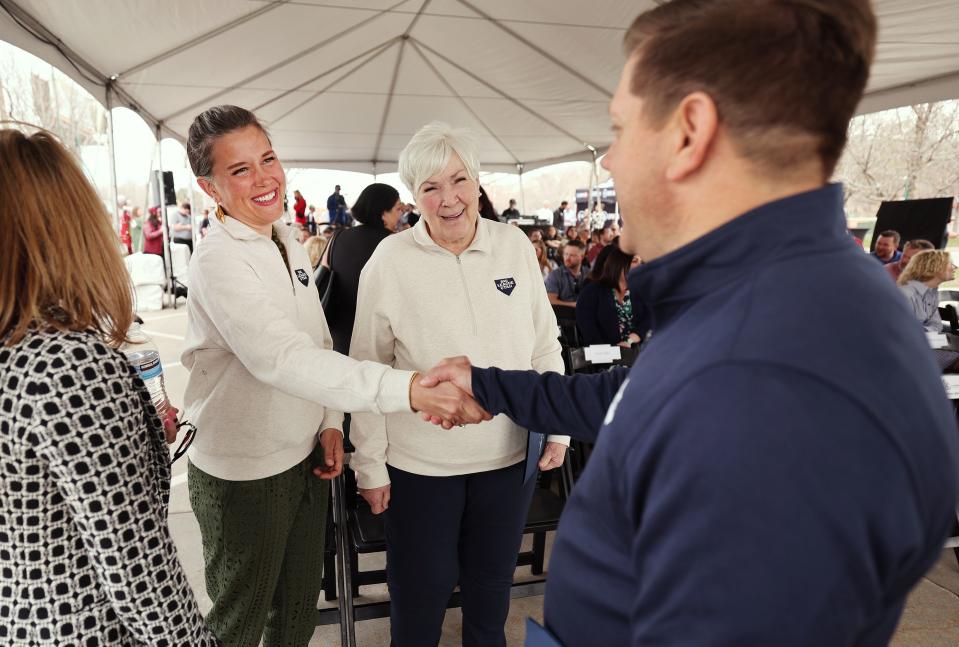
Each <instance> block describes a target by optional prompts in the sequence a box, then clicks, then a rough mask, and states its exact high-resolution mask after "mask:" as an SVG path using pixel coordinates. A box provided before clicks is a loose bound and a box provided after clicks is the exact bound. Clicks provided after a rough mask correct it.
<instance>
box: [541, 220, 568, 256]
mask: <svg viewBox="0 0 959 647" xmlns="http://www.w3.org/2000/svg"><path fill="white" fill-rule="evenodd" d="M543 242H544V243H546V255H547V257H548V258H549V260H551V261H553V263H554V264H555V263H556V259H557V258H558V257H559V248H560V247H562V246H563V240H562V239H561V238H560V237H559V229H558V228H556V227H555V226H552V225H550V226H549V227H547V228H546V233H545V234H543Z"/></svg>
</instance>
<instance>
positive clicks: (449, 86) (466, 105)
mask: <svg viewBox="0 0 959 647" xmlns="http://www.w3.org/2000/svg"><path fill="white" fill-rule="evenodd" d="M412 45H413V49H414V50H416V53H417V54H419V55H420V58H422V59H423V62H424V63H426V65H427V66H428V67H429V68H430V69H431V70H432V71H433V74H435V75H436V77H437V78H438V79H439V80H440V82H442V83H443V85H445V86H446V88H447V89H448V90H449V91H450V92H452V93H453V96H455V97H456V98H457V99H459V101H460V103H462V104H463V107H464V108H466V110H467V112H469V113H470V114H471V115H473V118H474V119H476V121H478V122H480V124H481V125H482V126H483V128H485V129H486V132H488V133H489V134H490V136H491V137H492V138H493V139H495V140H496V141H497V142H498V143H499V145H500V146H502V147H503V150H504V151H506V152H507V153H508V154H509V156H510V157H512V158H513V160H514V161H515V162H516V163H517V164H519V163H520V162H519V158H518V157H516V154H515V153H513V151H512V150H511V149H510V148H509V147H508V146H507V145H506V143H505V142H504V141H503V140H502V139H500V138H499V136H498V135H497V134H496V133H495V132H493V129H492V128H490V127H489V126H488V125H487V124H486V122H485V121H483V119H482V118H481V117H480V116H479V115H478V114H477V113H476V111H475V110H473V107H472V106H471V105H470V104H469V102H467V101H466V99H464V98H463V97H462V96H461V95H460V93H459V92H457V91H456V89H455V88H454V87H453V85H452V84H451V83H450V82H449V81H447V79H446V77H445V76H443V74H442V73H441V72H440V71H439V70H438V69H437V68H436V66H435V65H433V62H432V61H430V60H429V59H428V58H426V55H425V54H423V50H421V49H420V48H419V47H418V46H417V44H416V41H413V42H412Z"/></svg>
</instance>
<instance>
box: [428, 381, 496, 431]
mask: <svg viewBox="0 0 959 647" xmlns="http://www.w3.org/2000/svg"><path fill="white" fill-rule="evenodd" d="M410 406H412V408H413V410H414V411H417V412H420V413H422V414H426V415H429V416H431V417H433V418H437V419H439V420H442V421H443V427H444V428H446V429H451V428H452V427H453V425H467V424H474V423H477V422H482V421H484V420H490V419H492V417H493V416H491V415H490V414H489V413H488V412H487V411H486V410H484V409H483V408H482V407H481V406H479V405H478V404H476V400H474V399H473V398H472V397H470V395H469V394H468V393H464V392H463V391H461V390H460V389H459V388H457V387H456V386H454V385H453V384H452V383H451V382H440V383H439V384H436V385H435V386H432V387H430V388H427V387H424V386H423V385H422V384H421V381H420V380H419V379H415V380H413V384H412V388H411V390H410Z"/></svg>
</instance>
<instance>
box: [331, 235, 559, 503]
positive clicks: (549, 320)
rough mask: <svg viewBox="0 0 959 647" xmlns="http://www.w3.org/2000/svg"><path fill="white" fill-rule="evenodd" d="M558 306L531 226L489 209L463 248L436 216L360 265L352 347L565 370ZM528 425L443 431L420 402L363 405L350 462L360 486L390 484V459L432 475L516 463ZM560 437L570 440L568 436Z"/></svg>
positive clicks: (419, 358)
mask: <svg viewBox="0 0 959 647" xmlns="http://www.w3.org/2000/svg"><path fill="white" fill-rule="evenodd" d="M557 337H558V334H557V327H556V317H555V315H554V314H553V309H552V306H550V303H549V299H548V297H547V296H546V288H545V286H544V285H543V277H542V274H541V273H540V271H539V266H538V264H537V263H536V254H535V252H534V250H533V246H532V245H531V244H530V242H529V239H527V238H526V236H525V235H524V234H523V232H522V231H521V230H520V229H518V228H516V227H513V226H512V225H506V224H502V223H498V222H492V221H490V220H485V219H482V218H480V219H479V221H478V223H477V229H476V235H475V237H474V238H473V242H472V243H471V244H470V246H469V248H467V249H466V250H465V251H464V252H462V253H461V254H460V255H459V256H456V255H454V254H453V253H451V252H449V251H447V250H446V249H443V248H442V247H440V246H439V245H437V244H436V243H435V242H433V239H432V238H430V236H429V232H428V229H427V227H426V220H425V219H423V218H420V221H419V222H418V223H417V224H416V226H415V227H413V228H412V229H408V230H406V231H404V232H402V233H400V234H395V235H393V236H390V237H389V238H387V239H385V240H383V241H382V242H381V243H380V244H379V245H378V246H377V248H376V251H375V252H373V256H372V257H371V258H370V260H369V261H368V262H367V264H366V266H365V267H364V268H363V272H362V274H361V275H360V289H359V295H358V297H357V309H356V323H355V324H354V325H353V338H352V341H351V342H350V355H351V356H352V357H354V358H356V359H361V360H373V361H377V362H383V363H386V364H390V365H392V366H394V367H396V368H402V369H412V370H417V371H426V370H429V369H430V368H431V367H432V366H434V365H435V364H436V363H438V362H439V361H440V360H442V359H443V358H445V357H451V356H454V355H466V356H468V357H469V358H470V360H471V361H472V362H473V363H474V364H475V365H476V366H497V367H499V368H503V369H525V370H528V369H535V370H537V371H541V372H545V371H557V372H560V373H562V372H563V359H562V356H561V355H560V345H559V341H558V339H557ZM527 438H528V434H527V430H526V429H523V428H520V427H518V426H517V425H515V424H514V423H513V421H511V420H510V419H509V418H507V417H506V416H496V417H495V418H493V419H492V420H490V421H487V422H483V423H480V424H479V425H468V426H466V427H462V428H460V427H454V428H453V429H450V430H444V429H443V428H441V427H436V426H434V425H432V424H430V423H428V422H423V420H421V419H420V417H419V415H418V414H415V413H410V412H398V413H387V414H386V415H385V416H383V415H375V414H368V413H356V414H354V415H353V417H352V423H351V426H350V440H351V442H352V443H353V445H354V446H355V447H356V453H355V454H354V455H353V458H352V459H351V461H350V466H351V467H352V468H353V470H354V471H355V472H356V475H357V483H358V484H359V486H360V487H361V488H374V487H380V486H382V485H386V484H387V483H389V476H388V474H387V471H386V464H387V463H389V464H390V465H392V466H393V467H396V468H399V469H401V470H404V471H407V472H412V473H414V474H420V475H424V476H453V475H458V474H469V473H474V472H483V471H489V470H494V469H499V468H502V467H507V466H509V465H513V464H515V463H517V462H519V461H521V460H523V459H524V457H525V456H526V446H527ZM548 440H550V441H554V442H561V443H563V444H565V445H568V444H569V437H567V436H550V437H549V438H548Z"/></svg>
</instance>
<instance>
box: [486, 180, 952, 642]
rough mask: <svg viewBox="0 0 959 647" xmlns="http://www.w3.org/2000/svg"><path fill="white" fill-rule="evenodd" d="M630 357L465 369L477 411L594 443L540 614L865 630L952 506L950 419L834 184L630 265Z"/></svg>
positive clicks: (893, 607)
mask: <svg viewBox="0 0 959 647" xmlns="http://www.w3.org/2000/svg"><path fill="white" fill-rule="evenodd" d="M629 282H630V291H631V293H632V297H633V299H636V300H640V301H641V302H642V303H643V305H644V306H645V307H646V308H647V310H648V312H649V314H650V316H651V322H652V330H653V334H652V338H651V340H650V341H649V343H648V346H647V347H646V348H645V349H644V350H643V352H642V353H641V354H640V356H639V358H638V360H637V361H636V363H635V365H634V366H633V368H632V369H631V370H630V371H628V372H627V370H626V369H618V370H615V371H611V372H608V373H603V374H599V375H587V376H577V377H573V378H565V377H563V376H559V375H556V374H547V375H543V376H540V375H538V374H536V373H535V372H520V371H515V372H514V371H500V370H498V369H474V372H473V389H474V392H475V394H476V396H477V399H478V400H479V402H480V404H482V405H483V406H484V407H486V408H487V409H488V410H489V411H491V412H492V413H501V412H502V413H506V414H507V415H509V416H510V417H511V418H513V419H514V420H515V421H516V422H517V423H518V424H520V425H521V426H525V427H532V428H535V429H537V430H539V431H542V432H545V433H567V434H571V435H572V436H574V437H576V438H579V439H582V440H586V441H595V442H596V446H595V448H594V451H593V453H592V455H591V456H590V459H589V463H588V465H587V467H586V469H585V470H584V472H583V474H582V476H581V478H580V480H579V481H578V482H577V484H576V487H575V489H574V491H573V494H572V496H571V498H570V500H569V501H568V502H567V506H566V510H565V512H564V514H563V518H562V521H561V523H560V526H559V531H558V533H557V537H556V543H555V545H554V547H553V553H552V558H551V561H550V569H549V580H548V584H547V587H546V600H545V622H546V627H547V629H549V630H550V631H551V632H552V633H553V634H554V635H555V636H556V637H557V638H558V640H559V641H560V642H561V643H562V644H564V645H567V646H578V645H617V646H619V645H677V646H678V645H682V646H688V645H786V646H789V645H797V646H798V645H831V646H836V645H850V646H852V645H856V646H857V647H858V646H866V645H885V644H886V643H887V641H888V640H889V638H890V636H891V635H892V633H893V630H894V628H895V626H896V622H897V620H898V618H899V616H900V614H901V612H902V607H903V603H904V601H905V598H906V595H907V594H908V592H909V590H910V588H911V587H912V585H913V584H914V583H915V582H916V581H917V580H919V578H920V577H922V575H923V574H924V573H925V572H926V571H927V570H928V569H929V567H930V566H931V565H932V564H933V562H934V561H935V560H936V559H937V558H938V556H939V554H940V551H941V550H942V542H943V540H944V539H945V537H946V535H947V534H948V531H949V530H950V529H951V525H952V523H954V521H955V516H954V515H955V512H954V510H955V508H954V506H955V503H956V498H957V492H959V487H957V472H959V443H957V434H959V431H957V429H956V425H955V418H954V414H953V412H952V409H951V407H950V405H949V402H948V401H947V400H946V397H945V393H944V389H943V386H942V383H941V381H940V377H939V372H938V369H937V367H936V365H935V363H934V361H933V357H932V353H931V352H930V350H929V348H928V345H927V343H926V340H925V339H924V337H923V334H922V331H921V329H920V327H919V326H917V325H916V322H915V320H914V318H913V316H912V313H911V312H909V310H908V308H907V307H906V304H905V302H904V300H903V298H902V297H901V296H900V295H899V294H898V293H897V291H896V287H895V286H894V285H893V284H892V282H891V281H889V278H888V276H886V275H885V272H884V271H883V269H882V267H880V266H879V265H878V264H877V263H876V262H875V261H874V260H873V259H871V258H869V257H868V255H866V254H863V253H862V250H861V249H859V248H858V246H856V245H855V243H854V242H853V240H852V239H851V238H850V237H849V236H848V234H847V233H846V221H845V218H844V217H843V210H842V188H841V187H840V186H838V185H833V186H828V187H824V188H822V189H819V190H816V191H811V192H808V193H803V194H800V195H796V196H792V197H790V198H787V199H784V200H780V201H777V202H773V203H770V204H767V205H764V206H762V207H759V208H757V209H755V210H753V211H750V212H748V213H746V214H743V215H742V216H740V217H739V218H736V219H735V220H733V221H732V222H730V223H728V224H726V225H724V226H723V227H721V228H719V229H717V230H715V231H713V232H711V233H709V234H707V235H706V236H703V237H702V238H700V239H698V240H696V241H694V242H692V243H690V244H689V245H686V246H685V247H683V248H681V249H678V250H676V251H674V252H672V253H670V254H668V255H666V256H663V257H661V258H659V259H656V260H654V261H652V262H651V263H649V264H647V265H645V266H643V268H642V269H641V270H640V271H636V272H633V273H632V274H631V275H630V277H629Z"/></svg>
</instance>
